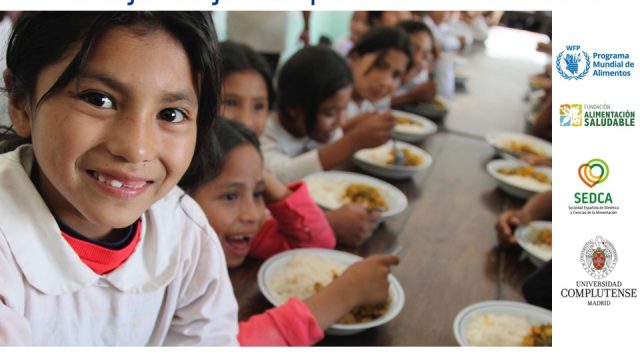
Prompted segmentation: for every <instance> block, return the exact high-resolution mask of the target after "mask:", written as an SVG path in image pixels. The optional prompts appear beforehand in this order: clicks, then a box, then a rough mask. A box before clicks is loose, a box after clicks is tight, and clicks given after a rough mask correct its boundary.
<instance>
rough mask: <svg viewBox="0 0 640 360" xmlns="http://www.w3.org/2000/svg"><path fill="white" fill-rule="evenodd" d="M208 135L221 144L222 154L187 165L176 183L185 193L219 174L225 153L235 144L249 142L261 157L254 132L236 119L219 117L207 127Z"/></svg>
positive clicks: (258, 143) (225, 157) (190, 191)
mask: <svg viewBox="0 0 640 360" xmlns="http://www.w3.org/2000/svg"><path fill="white" fill-rule="evenodd" d="M208 135H209V136H210V137H212V138H216V139H217V142H218V143H219V144H220V146H221V150H222V151H221V153H222V154H223V156H221V157H211V158H209V159H208V161H206V162H205V163H204V166H202V167H195V166H194V164H193V163H191V166H189V169H188V170H187V172H186V173H185V174H184V176H183V177H182V179H181V180H180V182H179V183H178V186H180V187H181V188H182V189H183V190H184V191H186V192H187V193H191V194H193V193H194V192H195V191H196V190H197V189H198V187H200V186H201V185H203V184H206V183H208V182H209V181H211V180H213V179H215V178H216V177H217V176H218V175H220V171H222V168H223V167H224V164H225V161H226V159H227V155H228V154H229V153H230V152H231V150H233V149H234V148H236V147H237V146H240V145H244V144H249V145H251V146H253V147H254V148H255V149H256V150H257V151H258V153H259V154H260V157H262V153H261V152H260V141H259V140H258V137H257V136H256V134H255V133H254V132H253V131H251V130H250V129H249V128H247V127H246V126H244V125H242V124H241V123H239V122H237V121H233V120H228V119H224V118H220V120H218V121H217V122H216V124H215V125H214V126H212V127H211V128H210V129H209V133H208ZM219 153H220V152H219Z"/></svg>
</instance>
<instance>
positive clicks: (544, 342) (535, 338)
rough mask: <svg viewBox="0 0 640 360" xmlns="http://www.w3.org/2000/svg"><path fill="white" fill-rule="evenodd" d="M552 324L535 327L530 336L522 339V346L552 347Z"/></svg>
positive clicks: (532, 328)
mask: <svg viewBox="0 0 640 360" xmlns="http://www.w3.org/2000/svg"><path fill="white" fill-rule="evenodd" d="M551 330H552V329H551V324H542V325H534V326H532V327H531V330H530V332H529V335H527V336H525V337H524V339H522V346H551V339H552V331H551Z"/></svg>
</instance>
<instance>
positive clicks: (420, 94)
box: [0, 12, 437, 346]
mask: <svg viewBox="0 0 640 360" xmlns="http://www.w3.org/2000/svg"><path fill="white" fill-rule="evenodd" d="M360 16H361V14H360V13H359V12H356V14H354V21H356V20H357V19H358V17H360ZM436 49H437V47H436V43H435V40H434V38H433V35H432V33H431V31H430V30H429V28H428V27H427V26H425V25H424V23H423V22H420V21H415V20H405V21H403V22H400V23H399V24H395V25H393V26H381V25H380V26H373V27H371V29H368V28H367V31H363V32H362V34H359V36H358V38H354V39H353V44H352V46H351V47H350V49H349V50H348V52H347V53H346V57H343V56H341V55H340V54H339V53H338V52H336V51H335V50H334V49H332V48H330V47H325V46H309V47H305V48H303V49H301V50H300V51H298V52H297V53H296V54H294V55H293V56H292V57H291V58H290V59H288V60H287V61H286V62H285V63H284V64H283V65H282V67H281V69H280V70H279V72H278V76H277V79H276V80H277V81H275V83H276V84H277V85H276V86H275V87H274V85H273V84H274V81H273V79H272V74H271V71H270V69H269V66H268V64H267V63H266V62H265V60H264V59H263V58H261V56H260V55H258V54H257V53H256V52H254V51H253V50H252V49H251V48H249V47H247V46H246V45H243V44H239V43H232V42H224V43H221V44H218V42H217V38H216V33H215V30H214V26H213V22H212V20H211V16H210V14H208V13H197V12H191V13H178V12H141V13H137V12H126V13H111V12H98V13H92V12H53V13H48V12H36V13H24V14H22V15H21V16H20V17H19V18H18V19H17V20H16V22H15V24H14V26H13V30H12V34H11V37H10V40H9V43H8V48H7V69H6V70H5V72H4V74H3V77H4V82H5V89H6V91H7V96H8V108H9V109H8V112H9V117H10V120H11V127H10V128H3V129H2V134H1V135H0V152H1V153H2V155H1V156H0V183H2V186H1V188H0V202H1V203H2V204H3V206H2V207H1V209H0V212H1V214H0V274H1V276H0V343H1V344H9V345H205V344H206V345H235V344H240V345H281V346H287V345H288V346H291V345H312V344H314V343H316V342H318V341H320V340H321V339H322V338H323V336H324V334H323V330H324V329H326V328H327V327H329V326H330V325H331V324H333V323H334V322H335V321H336V320H337V319H338V318H340V317H341V316H342V315H343V314H345V313H347V312H348V311H349V310H350V309H352V308H353V307H355V306H357V305H369V304H376V303H381V302H384V301H385V299H386V298H387V296H388V288H389V283H388V274H389V273H390V270H391V267H392V266H394V265H397V264H398V261H399V260H398V258H397V257H395V256H393V255H374V256H370V257H367V258H365V259H364V260H363V261H361V262H358V263H355V264H354V265H352V266H351V267H349V268H348V269H347V270H346V271H345V272H344V273H343V274H342V275H341V276H339V277H338V278H337V279H336V280H335V281H334V282H332V283H331V284H330V285H329V286H327V287H325V288H323V289H321V290H320V291H318V292H317V293H316V294H315V295H314V296H312V297H311V298H309V299H304V300H300V299H296V298H293V299H291V300H290V301H288V302H287V303H286V304H284V305H281V306H279V307H276V308H274V309H271V310H269V311H267V312H265V313H264V314H257V315H254V316H253V317H251V318H250V319H248V320H247V321H244V322H240V323H238V320H237V309H238V305H237V303H236V300H235V298H234V295H233V290H232V286H231V282H230V280H229V276H228V270H227V268H235V267H239V266H242V263H243V262H244V260H245V259H246V258H247V257H255V258H260V259H266V258H268V257H270V256H272V255H274V254H277V253H280V252H283V251H286V250H288V249H293V248H309V247H320V248H334V247H335V246H336V244H342V245H344V246H358V245H360V244H362V243H363V242H364V241H366V239H367V238H369V237H370V236H371V235H372V233H373V231H374V230H375V229H376V226H377V225H378V223H379V218H380V213H379V212H378V211H368V210H367V209H366V206H365V205H363V204H353V203H352V204H347V205H344V206H342V207H341V208H339V209H337V210H333V211H326V212H325V211H323V210H322V209H320V208H319V207H318V206H317V205H316V204H315V203H314V201H313V199H312V198H311V196H310V194H309V191H308V189H307V186H306V185H305V183H304V182H303V181H301V180H302V179H303V178H304V177H305V176H307V175H309V174H312V173H315V172H319V171H324V170H329V169H333V168H336V167H337V166H339V165H340V164H342V163H343V162H345V161H346V160H348V159H350V158H351V156H352V155H353V154H354V153H355V152H356V151H358V150H360V149H364V148H372V147H376V146H379V145H382V144H384V143H386V142H387V141H388V140H389V139H390V137H391V132H392V129H393V127H394V125H395V121H394V118H393V117H392V116H391V114H390V112H389V111H388V110H389V109H390V106H391V105H394V106H395V105H398V104H403V103H407V102H422V101H431V100H433V97H434V96H435V85H434V83H433V81H431V80H430V79H429V76H428V73H429V72H430V71H431V64H432V61H433V60H434V59H435V57H437V50H436Z"/></svg>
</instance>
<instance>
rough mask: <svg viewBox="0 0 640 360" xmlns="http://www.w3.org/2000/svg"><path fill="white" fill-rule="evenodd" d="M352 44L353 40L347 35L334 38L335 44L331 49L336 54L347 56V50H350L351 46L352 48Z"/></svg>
mask: <svg viewBox="0 0 640 360" xmlns="http://www.w3.org/2000/svg"><path fill="white" fill-rule="evenodd" d="M353 45H354V44H353V41H351V38H350V37H349V36H344V37H341V38H339V39H338V40H336V42H335V44H334V45H333V49H334V50H335V51H336V52H337V53H338V54H340V55H342V57H347V55H348V54H349V51H351V48H353Z"/></svg>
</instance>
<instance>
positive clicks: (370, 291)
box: [335, 255, 400, 307]
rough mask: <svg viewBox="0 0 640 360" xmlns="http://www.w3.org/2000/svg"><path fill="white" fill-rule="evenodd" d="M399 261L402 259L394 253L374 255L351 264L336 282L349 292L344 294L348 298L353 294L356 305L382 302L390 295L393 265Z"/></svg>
mask: <svg viewBox="0 0 640 360" xmlns="http://www.w3.org/2000/svg"><path fill="white" fill-rule="evenodd" d="M398 263H400V260H399V259H398V257H396V256H394V255H372V256H369V257H367V258H366V259H364V260H362V261H360V262H357V263H355V264H353V265H351V266H350V267H349V268H348V269H347V270H345V272H344V273H343V274H342V275H341V276H340V277H338V278H337V279H336V280H335V282H339V283H340V285H341V286H343V289H345V291H346V292H348V293H346V294H344V295H345V297H346V298H351V296H353V297H352V299H353V301H354V303H355V305H354V307H355V306H359V305H377V304H382V303H383V302H385V300H387V298H388V297H389V279H388V275H389V273H390V272H391V266H394V265H398ZM336 285H337V284H336ZM349 293H350V294H349ZM350 295H351V296H350Z"/></svg>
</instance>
